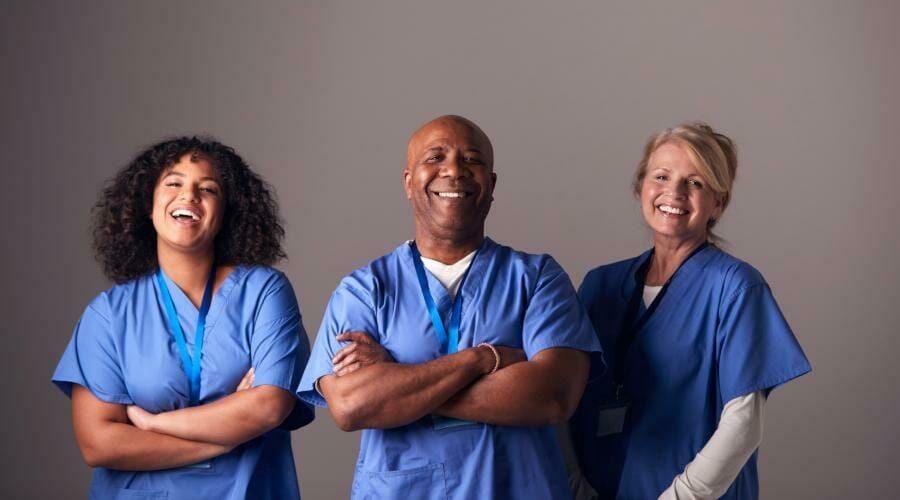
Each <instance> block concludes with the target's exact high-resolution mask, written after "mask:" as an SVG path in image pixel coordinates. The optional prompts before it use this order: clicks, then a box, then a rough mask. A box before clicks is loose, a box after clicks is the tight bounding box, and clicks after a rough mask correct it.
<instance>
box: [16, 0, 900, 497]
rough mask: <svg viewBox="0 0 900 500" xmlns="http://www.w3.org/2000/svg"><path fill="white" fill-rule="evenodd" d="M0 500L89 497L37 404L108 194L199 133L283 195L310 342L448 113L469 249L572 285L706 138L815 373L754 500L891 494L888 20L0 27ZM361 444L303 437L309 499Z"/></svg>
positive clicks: (75, 18) (402, 232)
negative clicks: (634, 190)
mask: <svg viewBox="0 0 900 500" xmlns="http://www.w3.org/2000/svg"><path fill="white" fill-rule="evenodd" d="M2 11H3V14H2V20H0V22H2V25H0V33H2V35H0V36H2V42H3V43H2V45H0V53H2V58H3V59H2V68H3V70H2V72H0V81H2V84H3V85H2V89H3V92H2V97H0V99H2V108H0V109H2V120H3V138H2V144H3V147H2V152H0V154H2V163H3V173H2V178H3V180H5V181H6V182H5V184H6V189H5V190H4V192H5V195H4V196H3V197H0V199H2V202H0V203H2V208H3V209H4V212H5V213H6V214H7V216H6V217H5V219H6V226H7V227H8V228H9V227H11V231H12V232H11V233H10V229H7V231H6V235H5V236H4V237H3V243H2V251H3V256H2V259H0V265H2V269H0V271H2V276H3V279H2V284H3V285H2V296H0V303H2V316H3V324H4V327H3V329H2V330H3V348H2V349H3V351H2V352H3V353H4V356H3V370H4V374H3V376H2V377H0V380H2V384H3V385H2V390H3V394H4V403H3V420H2V422H3V425H2V432H3V446H2V451H0V453H2V458H3V466H2V468H0V485H2V486H0V490H2V491H0V494H2V496H3V497H4V498H24V497H30V498H38V497H43V498H78V497H82V496H84V493H85V492H86V488H87V484H88V480H89V476H90V471H89V470H88V468H87V467H86V466H84V465H83V463H82V462H81V460H80V457H79V454H78V451H77V449H76V447H75V444H74V439H73V437H72V431H71V423H70V415H69V402H68V400H67V399H66V398H65V397H63V396H62V394H61V393H59V391H57V390H56V389H55V388H54V387H53V386H52V385H51V384H50V382H49V378H50V375H51V373H52V371H53V368H54V366H55V365H56V362H57V360H58V357H59V355H60V354H61V353H62V351H63V349H64V347H65V344H66V342H67V341H68V339H69V336H70V334H71V330H72V327H73V326H74V324H75V321H76V320H77V318H78V316H79V314H80V313H81V312H82V310H83V308H84V306H85V305H86V304H87V302H88V301H89V300H90V299H91V298H92V297H93V296H95V295H96V294H97V293H98V292H99V291H101V290H102V289H104V288H106V287H107V286H108V284H107V282H106V281H105V280H104V279H103V277H102V276H101V274H100V272H99V270H98V267H97V265H96V264H95V263H94V261H93V258H92V255H91V252H90V247H89V238H88V236H89V224H88V222H89V211H90V208H91V205H92V203H93V202H94V200H95V197H96V195H97V193H98V190H99V188H100V186H101V185H102V183H103V181H104V180H105V179H106V178H108V177H109V176H111V175H112V174H113V173H114V172H115V170H116V169H117V168H119V167H120V166H122V165H124V164H125V163H126V162H127V161H128V160H129V159H130V158H131V157H132V156H133V155H134V154H135V153H136V152H137V151H138V150H139V149H140V148H142V147H144V146H147V145H149V144H151V143H153V142H155V141H157V140H158V139H160V138H161V137H163V136H167V135H171V134H180V133H194V132H203V133H211V134H214V135H215V136H217V137H219V138H220V139H221V140H222V141H224V142H225V143H227V144H229V145H232V146H234V147H235V148H236V149H237V150H238V152H240V153H241V154H242V155H244V156H245V158H247V159H248V160H249V161H250V162H251V163H252V164H253V165H254V166H255V168H256V169H257V170H258V171H259V172H261V173H262V174H263V175H264V176H265V177H266V178H267V179H268V180H269V181H270V182H271V183H272V184H274V186H276V189H277V192H278V195H279V198H280V202H281V209H282V214H283V215H284V217H285V219H286V221H287V231H288V237H287V241H286V246H287V251H288V253H289V255H290V260H288V261H286V262H284V263H283V264H282V265H281V268H282V269H283V270H284V271H285V272H286V273H287V274H288V276H289V277H290V278H291V280H292V282H293V284H294V286H295V288H296V290H297V292H298V296H299V299H300V302H301V307H302V308H303V310H304V313H305V325H306V328H307V329H308V330H309V332H310V337H311V338H312V337H314V336H315V333H316V330H317V328H318V326H319V321H320V319H321V314H322V311H323V307H324V305H325V302H326V300H327V298H328V296H329V294H330V293H331V291H332V289H333V288H334V286H335V285H336V284H337V282H338V280H339V279H340V278H341V277H342V276H343V275H344V274H346V273H348V272H349V271H351V270H352V269H354V268H356V267H358V266H361V265H363V264H365V263H366V262H368V261H369V260H371V259H372V258H375V257H377V256H379V255H382V254H383V253H385V252H387V251H389V250H390V249H391V248H393V247H394V246H396V245H397V244H399V242H401V241H402V240H404V239H406V238H409V237H411V235H412V218H411V216H410V210H409V207H408V206H407V202H406V200H405V197H404V194H403V191H402V187H401V169H402V165H403V162H404V152H405V150H404V145H405V141H406V138H407V136H408V134H409V133H410V132H411V131H412V130H413V129H414V128H415V127H417V126H418V125H419V124H421V123H422V122H424V121H425V120H427V119H429V118H432V117H434V116H436V115H438V114H443V113H459V114H463V115H465V116H468V117H470V118H472V119H473V120H475V121H476V122H477V123H479V124H480V125H481V126H482V127H483V128H484V129H485V130H486V131H487V133H488V134H489V135H490V136H491V137H492V139H493V141H494V144H495V148H496V170H497V172H498V174H499V184H498V187H497V191H496V203H495V205H494V209H493V212H492V213H491V216H490V218H489V219H488V233H489V234H490V235H491V236H492V237H493V238H494V239H496V240H498V241H500V242H503V243H505V244H509V245H511V246H513V247H516V248H520V249H524V250H529V251H543V252H548V253H551V254H553V255H554V256H555V257H556V258H557V259H558V260H559V261H560V262H561V263H562V264H563V266H564V267H565V268H566V269H567V270H568V271H569V273H570V275H571V276H572V279H573V282H575V284H576V285H578V284H579V283H580V281H581V278H582V277H583V276H584V273H585V272H586V271H587V270H588V269H590V268H591V267H593V266H596V265H599V264H602V263H607V262H610V261H613V260H617V259H622V258H626V257H629V256H633V255H635V254H637V253H638V252H640V251H641V250H643V249H644V248H646V247H647V246H648V244H649V242H650V239H649V233H648V231H647V229H646V228H645V227H644V226H643V224H642V220H641V218H640V215H639V212H638V208H637V205H636V203H635V202H634V200H633V198H632V197H631V194H630V191H629V181H630V177H631V173H632V169H633V166H634V165H635V163H636V161H637V160H638V158H639V155H640V152H641V147H642V145H643V142H644V141H645V139H646V138H647V136H648V135H649V134H650V133H651V132H653V131H655V130H657V129H660V128H662V127H665V126H669V125H672V124H675V123H677V122H680V121H683V120H693V119H703V120H707V121H708V122H710V123H711V124H713V125H714V126H716V127H718V128H721V130H723V131H724V132H726V133H728V134H729V135H731V136H732V137H733V138H734V139H735V140H736V141H737V143H738V145H739V147H740V160H741V165H740V168H739V176H738V181H737V183H736V192H735V196H734V202H733V204H732V206H731V207H730V208H729V210H728V212H727V213H726V215H725V218H724V220H723V222H722V224H721V233H722V234H723V235H724V236H725V237H726V238H727V239H728V240H729V242H730V245H729V247H728V248H729V249H730V250H731V251H732V252H733V253H734V254H736V255H737V256H739V257H741V258H743V259H745V260H747V261H749V262H750V263H752V264H753V265H755V266H756V267H758V268H759V269H760V270H761V271H762V272H763V274H764V275H765V276H766V277H767V279H768V280H769V282H770V283H771V285H772V288H773V290H774V291H775V295H776V297H777V299H778V301H779V303H780V304H781V306H782V308H783V309H784V312H785V314H786V316H787V318H788V320H789V321H790V323H791V325H792V326H793V327H794V329H795V332H796V334H797V337H798V338H799V339H800V342H801V343H802V345H803V347H804V348H805V350H806V353H807V354H808V355H809V357H810V359H811V361H812V364H813V370H814V371H813V373H812V374H811V375H808V376H805V377H803V378H801V379H799V380H797V381H796V382H794V383H791V384H788V385H787V386H786V387H784V388H782V389H779V390H778V391H776V392H775V394H774V395H773V397H772V398H771V402H770V404H769V406H768V415H767V418H766V433H765V438H764V441H763V445H762V448H761V451H760V468H761V477H762V487H761V489H762V494H763V497H765V498H879V497H881V498H885V497H888V496H892V495H893V494H895V493H896V490H897V488H898V486H900V480H898V475H897V474H896V472H895V468H896V465H897V459H896V450H897V449H898V447H900V432H898V431H897V428H896V424H897V420H898V419H897V417H898V409H900V391H898V384H897V382H896V380H897V378H898V376H900V368H898V364H897V363H896V362H895V361H894V360H895V358H896V356H897V355H896V353H897V351H898V347H900V342H898V335H897V333H898V328H897V326H896V325H897V324H898V320H900V313H898V310H900V307H898V306H900V304H898V292H897V284H898V278H900V266H898V264H897V260H896V259H897V257H898V255H900V244H898V230H897V228H898V224H897V222H896V218H897V212H898V208H900V206H898V196H900V195H898V192H900V191H898V188H900V173H898V168H897V167H898V165H897V161H896V158H897V155H896V149H895V144H896V142H897V136H898V132H900V127H898V124H897V118H898V111H900V109H898V108H900V106H898V98H897V90H898V88H900V86H898V85H900V65H898V63H897V60H898V53H900V52H898V49H900V43H898V30H897V27H896V24H897V21H898V20H900V7H898V4H897V3H896V2H891V1H889V0H886V1H863V2H843V1H798V2H781V1H778V2H744V3H734V2H701V1H686V2H633V1H629V2H609V3H607V2H578V3H553V4H552V5H551V3H550V2H512V1H510V2H503V3H499V2H497V3H494V2H474V1H454V2H440V3H437V2H428V4H427V5H425V4H424V3H423V2H418V1H409V2H366V1H359V2H346V1H342V2H284V3H280V2H264V3H263V2H258V3H251V2H238V1H233V2H197V1H195V2H189V3H187V5H184V4H183V3H182V2H137V1H130V2H121V1H108V2H98V1H92V2H69V1H34V2H24V1H23V2H9V1H4V2H3V9H2ZM357 443H358V435H357V434H355V433H354V434H345V433H342V432H340V431H338V430H337V428H336V427H335V425H334V424H333V422H332V420H331V418H330V416H329V415H328V413H327V412H325V411H319V412H318V418H317V420H316V422H315V423H314V424H312V425H311V426H309V427H306V428H304V429H302V430H300V431H299V432H296V433H295V434H294V450H295V456H296V459H297V471H298V474H299V475H300V481H301V488H302V490H303V493H304V496H305V497H306V498H313V499H315V498H340V497H345V496H346V495H347V492H348V491H349V484H350V478H351V473H352V470H353V464H354V460H355V456H356V452H357Z"/></svg>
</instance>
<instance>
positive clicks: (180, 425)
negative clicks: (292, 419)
mask: <svg viewBox="0 0 900 500" xmlns="http://www.w3.org/2000/svg"><path fill="white" fill-rule="evenodd" d="M294 403H295V398H294V396H293V395H292V394H290V393H289V392H287V391H285V390H284V389H281V388H278V387H274V386H260V387H255V388H253V389H248V390H245V391H238V392H235V393H233V394H230V395H229V396H227V397H224V398H222V399H219V400H218V401H214V402H212V403H208V404H205V405H200V406H193V407H190V408H183V409H180V410H175V411H170V412H165V413H160V414H157V415H154V416H152V417H151V418H149V419H147V425H146V428H147V429H148V430H151V431H154V432H158V433H162V434H167V435H169V436H174V437H178V438H182V439H187V440H191V441H202V442H206V443H212V444H217V445H222V446H237V445H239V444H241V443H244V442H246V441H249V440H251V439H253V438H255V437H257V436H259V435H261V434H263V433H265V432H267V431H270V430H272V429H274V428H275V427H277V426H278V425H280V424H281V422H282V421H283V420H284V419H285V417H287V415H288V414H289V413H290V412H291V409H292V408H293V407H294Z"/></svg>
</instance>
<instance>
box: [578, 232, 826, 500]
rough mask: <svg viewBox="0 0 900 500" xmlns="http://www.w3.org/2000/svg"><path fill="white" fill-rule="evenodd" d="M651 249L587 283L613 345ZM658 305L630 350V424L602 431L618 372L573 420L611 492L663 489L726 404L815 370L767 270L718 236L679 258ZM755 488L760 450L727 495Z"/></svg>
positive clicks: (604, 491) (588, 300) (586, 460)
mask: <svg viewBox="0 0 900 500" xmlns="http://www.w3.org/2000/svg"><path fill="white" fill-rule="evenodd" d="M649 256H650V251H647V252H645V253H644V254H642V255H641V256H639V257H636V258H633V259H629V260H625V261H622V262H617V263H614V264H610V265H607V266H602V267H599V268H597V269H594V270H593V271H591V272H589V273H588V275H587V276H586V277H585V278H584V282H583V283H582V285H581V288H580V289H579V296H580V297H581V299H582V302H583V303H584V305H585V307H586V308H587V309H588V314H589V315H590V318H591V322H592V323H593V325H594V328H595V330H596V331H597V335H598V336H599V338H600V342H601V344H602V345H603V347H604V349H606V350H607V352H615V344H616V340H617V339H618V336H619V334H620V333H621V332H622V331H623V329H624V326H623V323H624V320H625V318H624V317H625V315H626V309H627V308H628V302H629V300H630V298H631V296H632V292H634V289H635V286H636V284H635V278H634V276H635V272H636V271H637V270H638V268H639V267H640V266H641V264H642V263H643V262H645V261H646V260H647V259H648V258H649ZM656 307H657V308H656V311H655V312H654V313H653V315H652V316H650V318H649V319H648V320H647V322H646V323H645V324H644V325H643V327H641V329H640V330H639V331H638V332H637V336H636V338H635V340H634V343H633V344H632V346H631V349H630V351H629V353H628V355H627V357H626V362H625V365H626V370H625V379H624V386H625V396H626V398H629V399H630V400H631V408H630V409H629V411H628V414H627V417H626V420H625V427H624V430H623V432H621V433H619V434H613V435H606V436H603V437H597V425H598V419H599V418H600V407H601V406H602V405H603V404H604V403H606V402H609V401H611V400H612V399H614V398H613V395H612V385H613V383H612V373H613V370H610V371H609V372H607V374H606V375H605V376H604V377H602V378H600V379H598V380H597V381H594V382H593V383H591V384H589V385H588V389H587V390H586V391H585V395H584V398H583V399H582V402H581V405H580V406H579V408H578V410H577V411H576V414H575V416H574V417H573V419H572V433H573V442H574V443H573V444H574V446H575V450H576V453H577V454H578V457H579V461H580V463H581V467H582V470H583V472H584V474H585V476H586V477H587V479H588V481H589V482H590V483H591V484H592V485H593V486H594V487H595V488H596V489H597V490H598V491H599V492H600V493H601V495H602V497H603V498H619V499H643V498H656V497H657V496H659V494H660V493H662V492H663V491H664V490H665V489H666V488H668V487H669V485H671V483H672V481H673V480H674V479H675V476H676V475H678V474H680V473H681V472H683V470H684V467H685V466H686V465H687V464H688V462H690V461H691V460H692V459H693V458H694V456H695V455H696V454H697V452H699V451H700V450H701V448H702V447H703V445H705V444H706V442H707V441H708V440H709V438H710V437H711V436H712V434H713V432H714V431H715V430H716V427H717V425H718V422H719V417H720V415H721V413H722V408H723V407H724V405H725V403H727V402H729V401H730V400H732V399H734V398H736V397H739V396H743V395H747V394H751V393H753V392H756V391H764V392H765V393H767V394H768V392H769V391H771V390H772V389H773V388H775V387H776V386H778V385H781V384H783V383H785V382H787V381H789V380H791V379H793V378H795V377H799V376H800V375H803V374H805V373H807V372H808V371H810V365H809V362H808V361H807V359H806V356H805V355H804V354H803V350H802V349H801V348H800V345H799V344H798V343H797V339H796V338H795V337H794V334H793V333H792V332H791V329H790V327H789V326H788V324H787V322H786V321H785V319H784V316H783V315H782V314H781V311H780V310H779V308H778V305H777V304H776V303H775V298H774V297H773V296H772V291H771V290H770V289H769V285H768V284H767V283H766V281H765V280H764V279H763V277H762V275H761V274H760V273H759V272H758V271H757V270H756V269H754V268H753V267H751V266H750V265H749V264H747V263H745V262H742V261H740V260H738V259H736V258H734V257H732V256H731V255H728V254H727V253H725V252H723V251H722V250H720V249H718V248H716V247H715V246H713V245H708V246H707V247H706V248H704V249H702V250H700V251H699V252H697V253H696V254H695V255H694V256H693V257H691V258H690V259H688V260H687V261H686V262H685V263H684V264H683V265H682V266H681V268H680V269H679V270H678V271H677V272H676V274H675V275H674V276H673V278H672V280H671V282H670V285H669V289H668V291H667V293H666V294H665V295H664V296H661V298H660V303H659V304H658V305H657V306H656ZM644 311H645V307H644V305H643V303H642V304H641V310H640V313H641V314H643V313H644ZM607 361H609V362H610V363H611V364H613V363H615V362H616V360H615V359H612V358H607ZM617 483H618V492H617V494H616V485H617ZM758 497H759V487H758V479H757V468H756V454H755V453H754V454H753V456H752V457H751V458H750V460H749V461H748V462H747V464H746V465H745V466H744V468H743V469H742V470H741V472H740V474H739V475H738V477H737V479H736V480H735V481H734V483H733V484H732V486H731V488H729V489H728V491H727V492H726V493H725V495H724V496H723V497H722V498H727V499H748V498H758Z"/></svg>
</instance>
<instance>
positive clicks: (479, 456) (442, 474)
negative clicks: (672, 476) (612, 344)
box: [297, 239, 599, 500]
mask: <svg viewBox="0 0 900 500" xmlns="http://www.w3.org/2000/svg"><path fill="white" fill-rule="evenodd" d="M412 259H413V254H412V251H411V248H410V246H409V244H403V245H401V246H400V247H399V248H397V249H396V250H394V252H393V253H390V254H388V255H386V256H384V257H381V258H379V259H377V260H375V261H374V262H372V263H371V264H369V265H368V266H365V267H363V268H361V269H358V270H356V271H354V272H353V273H351V274H350V275H349V276H347V277H346V278H344V280H343V281H341V283H340V285H339V286H338V288H337V290H335V292H334V294H333V295H332V297H331V301H330V302H329V304H328V307H327V309H326V311H325V318H324V319H323V321H322V326H321V329H320V330H319V334H318V336H317V338H316V343H315V346H314V347H313V352H312V356H311V357H310V361H309V364H308V365H307V368H306V371H305V372H304V374H303V379H302V381H301V382H300V386H299V388H298V390H297V392H298V393H299V395H300V397H302V398H303V399H305V400H307V401H309V402H311V403H314V404H317V405H321V406H324V405H325V404H326V403H325V401H324V399H322V397H321V396H320V395H319V394H318V393H317V392H316V390H315V388H314V383H315V381H316V380H318V379H319V378H320V377H322V376H324V375H329V374H331V373H332V369H331V358H332V356H334V354H335V353H336V352H337V351H338V350H340V349H341V347H342V345H341V343H340V342H337V341H336V340H335V336H337V335H338V334H340V333H342V332H347V331H351V330H356V331H365V332H367V333H369V334H370V335H372V336H373V338H374V339H375V340H377V341H378V342H379V343H380V344H381V345H382V346H383V347H384V348H385V349H387V351H388V352H390V354H391V356H393V357H394V359H395V360H396V361H398V362H400V363H423V362H426V361H430V360H433V359H436V358H438V357H440V356H441V355H442V354H443V353H442V352H441V347H440V344H439V341H438V338H437V336H436V334H435V331H434V329H433V327H432V323H431V319H430V317H429V313H428V310H427V309H426V305H425V301H424V299H423V296H422V293H421V290H420V288H419V282H418V281H417V277H416V271H415V268H414V266H413V260H412ZM427 281H428V286H429V289H430V291H431V294H432V296H433V297H434V301H435V303H436V304H437V308H438V310H439V311H440V313H441V315H442V316H443V319H444V323H445V324H447V322H448V317H449V315H450V304H451V299H450V297H449V296H448V294H447V291H446V290H445V289H444V287H443V285H441V283H440V282H439V281H438V280H437V279H435V278H434V277H433V276H431V274H430V273H429V274H428V276H427ZM459 294H460V296H461V297H462V300H463V302H462V313H461V314H462V316H461V325H460V333H459V349H464V348H467V347H472V346H475V345H477V344H479V343H481V342H488V343H491V344H499V345H505V346H511V347H517V348H520V349H523V350H524V351H525V353H526V354H527V356H528V358H529V359H531V358H532V357H534V355H535V354H537V353H538V352H540V351H542V350H544V349H548V348H554V347H568V348H573V349H579V350H582V351H588V352H596V351H598V349H599V344H598V342H597V339H596V337H595V335H594V333H593V330H592V329H591V325H590V322H589V321H588V318H587V315H586V314H585V311H584V309H583V307H582V306H581V304H580V303H579V301H578V298H577V295H576V293H575V289H574V288H573V286H572V284H571V282H570V281H569V278H568V276H567V275H566V273H565V272H564V271H563V270H562V268H560V266H559V265H558V264H557V263H556V262H555V261H554V260H553V258H551V257H550V256H548V255H529V254H526V253H522V252H517V251H514V250H512V249H511V248H509V247H505V246H501V245H498V244H496V243H494V242H493V241H491V240H489V239H486V240H485V241H484V243H483V244H482V246H481V248H480V249H479V251H478V254H477V255H476V257H475V260H474V261H473V262H472V264H471V265H470V268H469V274H468V276H467V277H466V279H465V282H464V283H463V285H462V288H461V290H460V291H459ZM351 497H352V498H354V499H365V498H375V499H390V498H402V499H404V500H411V499H420V498H421V499H432V498H435V499H436V498H441V499H464V498H465V499H470V498H570V497H571V494H570V493H569V488H568V485H567V480H566V472H565V466H564V465H563V459H562V455H561V453H560V451H559V447H558V444H557V441H556V435H555V431H554V429H553V428H552V427H547V426H542V427H505V426H495V425H488V424H483V423H469V424H467V425H463V426H460V427H453V428H447V429H441V430H435V426H434V422H433V420H432V419H431V418H430V417H428V416H426V417H424V418H422V419H420V420H418V421H416V422H413V423H411V424H409V425H405V426H402V427H397V428H394V429H385V430H382V429H367V430H364V431H362V441H361V443H360V452H359V459H358V461H357V463H356V474H355V477H354V479H353V486H352V490H351Z"/></svg>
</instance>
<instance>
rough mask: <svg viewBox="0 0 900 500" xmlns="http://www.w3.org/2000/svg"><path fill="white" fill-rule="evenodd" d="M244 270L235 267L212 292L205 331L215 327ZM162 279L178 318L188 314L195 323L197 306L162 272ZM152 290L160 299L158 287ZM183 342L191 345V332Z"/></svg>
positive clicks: (241, 267) (198, 312) (197, 311)
mask: <svg viewBox="0 0 900 500" xmlns="http://www.w3.org/2000/svg"><path fill="white" fill-rule="evenodd" d="M245 271H246V269H245V268H244V266H236V267H235V268H234V270H232V271H231V272H230V273H228V276H226V277H225V279H224V280H222V283H221V284H220V285H219V288H218V289H216V290H215V292H213V296H212V299H211V300H210V303H209V311H207V313H206V328H205V331H207V332H208V331H210V330H212V329H213V328H214V327H215V326H216V322H217V321H218V319H219V315H220V314H221V312H222V310H223V309H224V308H225V304H226V303H227V302H228V296H229V295H230V294H231V290H232V289H233V288H234V285H235V283H236V282H237V280H238V279H239V277H240V275H242V274H243V273H244V272H245ZM162 275H163V279H165V280H166V286H167V287H169V294H170V295H171V296H172V300H173V301H174V302H175V311H176V313H177V314H178V315H179V316H183V315H185V314H190V315H191V317H192V319H193V321H194V323H196V321H197V317H198V316H199V315H200V310H199V309H197V306H195V305H194V303H193V302H191V299H189V298H188V296H187V294H186V293H184V291H183V290H182V289H181V287H179V286H178V285H177V284H176V283H175V282H174V281H172V278H170V277H169V275H168V274H166V273H165V271H163V273H162ZM154 289H155V291H156V296H157V298H159V299H161V297H162V295H161V291H160V289H159V286H158V285H154ZM187 333H191V336H190V338H187ZM185 334H186V335H185V340H186V341H187V342H189V343H191V344H193V342H194V337H193V332H188V331H187V330H185Z"/></svg>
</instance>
